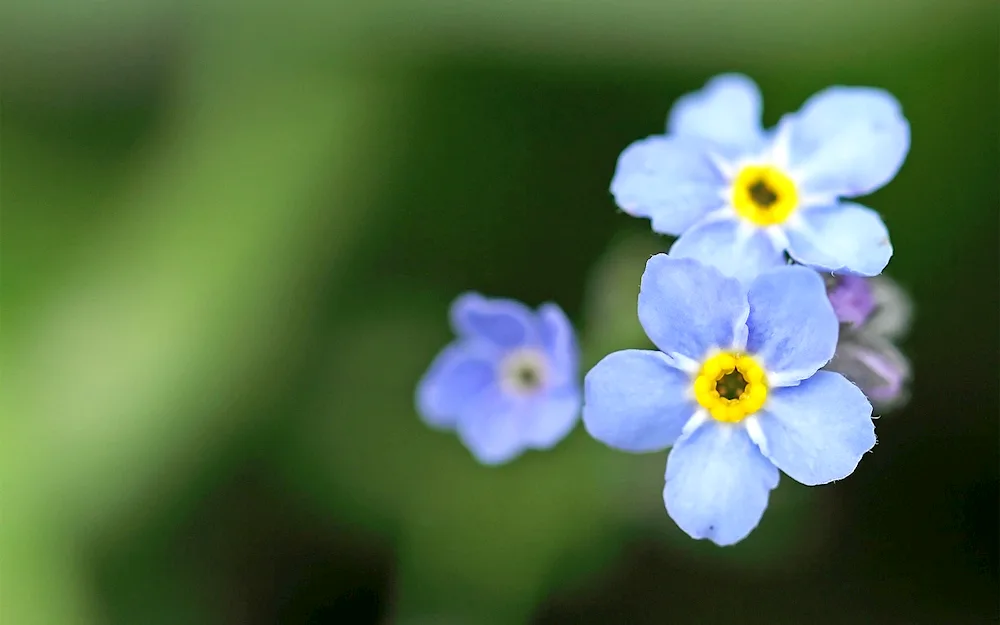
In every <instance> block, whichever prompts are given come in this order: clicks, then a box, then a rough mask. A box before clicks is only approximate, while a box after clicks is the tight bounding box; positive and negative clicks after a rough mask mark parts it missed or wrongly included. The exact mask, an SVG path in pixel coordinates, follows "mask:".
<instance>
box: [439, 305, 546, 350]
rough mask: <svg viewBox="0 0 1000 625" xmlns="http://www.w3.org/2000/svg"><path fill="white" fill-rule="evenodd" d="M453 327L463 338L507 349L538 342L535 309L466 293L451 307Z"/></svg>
mask: <svg viewBox="0 0 1000 625" xmlns="http://www.w3.org/2000/svg"><path fill="white" fill-rule="evenodd" d="M451 323H452V326H453V327H454V329H455V332H456V333H457V334H458V335H460V336H463V337H468V338H481V339H485V340H487V341H489V342H491V343H492V344H494V345H496V346H497V347H501V348H506V349H510V348H513V347H519V346H521V345H524V344H525V343H530V342H533V341H535V340H537V336H536V332H535V323H534V314H533V313H532V311H531V309H530V308H528V307H527V306H525V305H524V304H522V303H520V302H517V301H514V300H510V299H491V298H487V297H483V296H482V295H480V294H479V293H464V294H462V295H460V296H458V298H456V299H455V301H454V303H452V305H451Z"/></svg>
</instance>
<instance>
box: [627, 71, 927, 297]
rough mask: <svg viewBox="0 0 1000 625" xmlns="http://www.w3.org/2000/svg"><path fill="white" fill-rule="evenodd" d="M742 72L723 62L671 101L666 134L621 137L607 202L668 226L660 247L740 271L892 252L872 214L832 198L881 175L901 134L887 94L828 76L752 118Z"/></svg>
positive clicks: (867, 259) (837, 263)
mask: <svg viewBox="0 0 1000 625" xmlns="http://www.w3.org/2000/svg"><path fill="white" fill-rule="evenodd" d="M761 106H762V105H761V96H760V92H759V90H758V89H757V85H756V84H754V82H753V81H752V80H750V79H749V78H747V77H745V76H742V75H737V74H723V75H720V76H717V77H715V78H713V79H712V80H710V81H709V82H708V83H707V84H706V85H705V87H704V88H703V89H702V90H701V91H698V92H695V93H691V94H687V95H685V96H683V97H681V98H680V99H678V101H677V102H676V103H675V104H674V107H673V109H672V110H671V111H670V115H669V118H668V123H667V134H666V135H655V136H651V137H649V138H647V139H643V140H641V141H637V142H635V143H633V144H632V145H630V146H629V147H628V148H627V149H626V150H625V151H624V152H622V154H621V156H620V157H619V159H618V165H617V168H616V170H615V174H614V178H613V180H612V181H611V192H612V194H613V195H614V197H615V201H616V202H617V204H618V206H619V207H620V208H621V209H622V210H623V211H625V212H626V213H628V214H630V215H632V216H635V217H647V218H649V219H650V220H651V221H652V228H653V230H655V231H656V232H659V233H662V234H669V235H675V236H679V237H680V238H679V239H678V240H677V241H676V242H675V243H674V245H673V247H672V248H671V250H670V255H671V256H675V257H682V258H694V259H697V260H699V261H701V262H703V263H707V264H711V265H714V266H715V267H717V268H719V269H720V270H722V272H723V273H725V274H727V275H730V276H736V277H738V278H740V279H741V280H743V281H744V282H749V281H750V280H752V279H753V278H754V277H755V276H756V275H757V274H758V273H760V272H761V271H764V270H766V269H767V268H769V267H773V266H776V265H781V264H784V263H785V258H784V253H785V252H788V254H789V256H791V258H792V259H793V260H795V261H798V262H799V263H801V264H804V265H809V266H811V267H814V268H816V269H821V270H825V271H831V272H832V271H839V272H845V273H854V274H859V275H865V276H872V275H877V274H878V273H880V272H881V271H882V269H883V268H884V267H885V266H886V264H887V263H888V262H889V258H890V257H891V256H892V245H891V244H890V242H889V235H888V232H887V230H886V227H885V224H883V223H882V219H881V218H880V217H879V216H878V214H876V213H875V212H874V211H873V210H871V209H869V208H867V207H864V206H861V205H860V204H856V203H851V202H845V201H843V200H842V198H850V197H856V196H862V195H866V194H868V193H871V192H872V191H875V190H876V189H878V188H879V187H881V186H883V185H885V184H886V183H887V182H889V181H890V180H892V178H893V177H894V176H895V175H896V172H897V171H898V170H899V168H900V167H901V166H902V164H903V160H904V159H905V158H906V153H907V151H908V150H909V146H910V127H909V124H908V122H907V121H906V118H905V117H903V114H902V110H901V108H900V105H899V103H898V102H897V101H896V99H895V98H893V97H892V96H891V95H890V94H888V93H887V92H885V91H883V90H880V89H874V88H867V87H843V86H839V87H830V88H828V89H825V90H824V91H821V92H819V93H817V94H816V95H814V96H812V97H811V98H809V99H808V100H807V101H806V102H805V104H804V105H803V106H802V108H801V109H799V111H797V112H795V113H791V114H788V115H785V116H784V117H783V118H782V119H781V121H780V122H779V123H778V125H777V127H776V128H774V129H768V130H765V129H763V128H762V127H761Z"/></svg>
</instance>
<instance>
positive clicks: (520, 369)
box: [500, 348, 548, 395]
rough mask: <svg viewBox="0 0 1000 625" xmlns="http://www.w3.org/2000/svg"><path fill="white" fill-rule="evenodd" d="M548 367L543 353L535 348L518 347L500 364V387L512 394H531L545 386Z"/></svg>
mask: <svg viewBox="0 0 1000 625" xmlns="http://www.w3.org/2000/svg"><path fill="white" fill-rule="evenodd" d="M547 378H548V367H547V363H546V358H545V356H544V354H542V353H541V352H540V351H538V350H535V349H528V348H523V349H518V350H515V351H513V352H511V353H510V354H508V355H507V356H506V357H505V358H504V359H503V362H501V364H500V387H501V388H502V389H503V390H504V392H506V393H509V394H512V395H531V394H533V393H535V392H536V391H538V390H539V389H541V388H542V387H543V386H545V382H546V380H547Z"/></svg>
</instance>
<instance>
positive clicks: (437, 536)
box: [0, 0, 1000, 625]
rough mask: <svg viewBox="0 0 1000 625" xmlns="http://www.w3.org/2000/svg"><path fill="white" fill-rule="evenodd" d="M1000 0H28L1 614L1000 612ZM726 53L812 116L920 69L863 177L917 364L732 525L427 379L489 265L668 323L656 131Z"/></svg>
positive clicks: (129, 619) (682, 617)
mask: <svg viewBox="0 0 1000 625" xmlns="http://www.w3.org/2000/svg"><path fill="white" fill-rule="evenodd" d="M998 13H1000V11H998V5H997V3H995V2H993V1H991V0H908V1H907V2H896V1H894V0H838V1H836V2H834V1H833V0H812V1H810V2H795V1H794V0H758V1H753V2H750V1H746V0H700V1H699V2H687V1H683V0H660V1H657V2H654V1H651V0H615V1H612V0H579V1H578V2H575V3H568V2H551V1H549V2H546V1H542V2H536V1H534V0H530V1H529V0H508V1H507V2H486V1H485V0H466V1H464V2H455V1H448V0H425V1H423V2H416V1H407V0H382V1H380V2H371V3H367V4H349V3H346V2H339V1H334V2H329V1H327V2H320V1H319V0H313V1H298V2H292V3H289V4H279V3H272V2H264V1H263V0H256V1H254V0H249V1H247V2H239V3H237V2H225V1H223V0H206V1H204V2H200V3H194V2H168V1H167V0H144V1H142V2H135V1H134V0H104V1H102V2H90V1H89V0H9V1H8V2H6V3H4V5H3V6H2V8H0V66H2V71H3V83H2V107H0V124H2V128H0V157H2V162H0V181H2V195H0V203H2V204H0V210H2V217H3V225H2V227H3V239H2V325H0V328H2V332H0V336H2V356H0V358H2V360H0V367H2V371H3V383H2V385H0V397H2V404H0V405H2V423H0V471H2V473H0V475H2V478H3V482H2V489H0V490H2V523H0V566H2V575H0V611H2V612H0V621H2V622H3V624H4V625H34V624H38V625H98V624H105V623H106V624H122V625H126V624H128V625H136V624H140V625H145V624H150V625H155V624H160V623H162V624H177V623H185V624H186V623H190V624H192V625H198V624H202V623H204V624H233V625H237V624H240V625H256V624H266V623H282V624H289V625H294V624H300V623H302V624H305V623H309V624H321V623H442V624H449V623H454V624H472V625H475V624H478V623H497V624H502V623H526V622H534V623H581V624H586V623H600V624H612V623H664V622H670V623H677V624H685V623H692V624H714V623H720V624H727V623H767V624H769V625H773V624H775V623H790V624H793V623H804V622H816V623H825V624H836V623H852V624H853V623H889V624H894V623H901V624H902V623H906V624H923V623H927V624H941V623H947V624H949V625H952V624H954V625H962V624H975V623H993V622H996V621H997V619H998V606H997V587H998V571H997V569H998V564H997V560H998V552H1000V546H998V466H1000V458H998V453H997V450H998V441H1000V437H998V424H997V415H998V412H1000V405H998V391H1000V388H998V370H1000V367H998V362H997V361H998V353H1000V351H998V345H1000V337H998V329H1000V318H998V309H1000V302H998V294H1000V275H998V259H997V249H998V245H997V244H998V222H997V221H998V220H997V210H998V207H1000V197H998V196H1000V183H998V172H1000V88H998V76H1000V41H998V33H1000V17H998ZM722 71H742V72H746V73H748V74H750V75H751V76H753V77H754V78H755V79H756V80H757V81H758V82H759V84H760V85H761V87H762V90H763V92H764V94H765V122H767V123H769V124H770V123H774V122H775V121H776V120H777V118H778V117H779V115H780V114H781V113H783V112H785V111H790V110H794V109H795V108H797V107H798V106H799V105H800V104H801V102H802V101H803V100H804V99H805V98H806V97H808V96H809V95H811V94H812V93H813V92H815V91H818V90H819V89H822V88H823V87H825V86H827V85H830V84H864V85H874V86H880V87H884V88H886V89H888V90H889V91H891V92H892V93H893V94H895V95H896V96H897V97H898V98H899V99H900V101H901V102H902V103H903V107H904V110H905V113H906V115H907V116H908V118H909V120H910V122H911V125H912V133H913V144H912V149H911V152H910V155H909V158H908V160H907V163H906V165H905V166H904V167H903V169H902V171H901V173H900V174H899V176H898V177H897V178H896V180H895V181H894V182H892V183H891V184H890V185H888V186H887V187H886V188H885V189H883V190H880V191H879V192H878V193H877V194H876V195H874V196H872V197H871V198H869V199H867V200H866V201H865V202H866V203H868V204H869V205H871V206H873V207H875V208H876V209H878V210H879V211H880V212H881V213H882V214H883V216H884V218H885V221H886V222H887V224H888V226H889V228H890V231H891V233H892V237H893V242H894V245H895V249H896V255H895V257H894V258H893V260H892V263H891V264H890V266H889V270H888V273H889V274H890V275H892V276H893V277H894V278H896V279H897V280H898V281H899V282H901V283H902V284H903V285H904V287H905V288H907V289H908V290H909V291H910V292H911V293H912V294H913V296H914V299H915V301H916V321H915V326H914V329H913V332H912V334H911V337H910V339H909V340H908V342H907V343H906V344H905V346H904V348H905V350H906V352H907V353H908V354H909V355H910V356H911V358H912V359H913V361H914V365H915V385H914V388H913V400H912V401H911V403H910V404H909V405H908V406H907V407H906V408H904V409H902V410H900V411H898V412H894V413H892V414H889V415H886V416H885V417H884V418H883V419H881V420H879V421H878V423H877V427H878V432H879V436H880V440H879V445H878V447H877V448H876V449H875V452H874V453H873V454H871V455H869V456H867V457H866V458H865V461H864V462H863V463H862V464H861V466H860V468H859V470H858V471H857V472H856V473H855V475H854V476H853V477H852V478H851V479H849V480H846V481H844V482H840V483H837V484H834V485H831V486H827V487H823V488H816V489H805V488H802V487H798V486H797V485H795V484H793V483H792V480H788V479H786V480H783V481H782V485H781V486H780V487H779V489H778V490H777V491H776V492H775V493H774V494H773V495H772V505H771V507H770V509H769V510H768V512H767V514H766V515H765V517H764V520H763V522H762V524H761V526H760V527H759V528H758V530H757V531H756V532H755V533H753V534H752V535H751V536H750V537H749V538H748V539H747V540H746V541H744V542H743V543H741V544H740V545H738V546H736V547H732V548H728V549H719V548H716V547H714V546H712V545H707V544H703V543H700V542H695V541H691V540H690V539H688V538H687V537H686V536H684V535H683V534H682V533H681V532H680V531H679V530H677V529H676V527H675V526H674V525H673V523H672V522H671V521H670V519H669V518H668V517H667V516H666V513H665V512H664V510H663V504H662V500H661V498H660V497H661V495H660V491H661V488H662V479H663V477H662V476H663V466H664V460H665V455H664V454H650V455H647V456H630V455H625V454H616V453H614V452H611V451H610V450H607V449H605V448H604V447H602V446H601V445H599V444H598V443H596V442H594V441H591V440H590V439H588V438H587V436H586V434H585V433H584V432H583V431H582V428H578V429H577V431H575V432H574V434H573V435H571V436H570V438H569V439H567V440H566V441H564V443H563V444H561V445H560V446H559V447H558V448H556V450H555V451H553V452H550V453H544V454H543V453H529V454H527V455H525V456H524V457H522V458H521V459H519V460H517V461H516V462H514V463H513V464H511V465H508V466H505V467H502V468H499V469H486V468H483V467H480V466H478V465H477V464H475V462H474V461H473V460H472V458H471V456H470V455H469V454H468V453H467V452H466V451H465V449H464V448H462V447H461V445H460V444H459V443H458V441H457V440H456V439H455V438H454V437H453V436H450V435H447V434H442V433H437V432H432V431H430V430H429V429H427V428H425V427H423V426H422V425H421V424H420V422H419V420H418V418H417V416H416V415H415V413H414V411H413V407H412V396H413V395H412V394H413V387H414V384H415V382H416V380H417V379H418V378H419V376H420V375H421V373H422V372H423V369H424V368H425V367H426V366H427V364H428V363H429V362H430V360H431V358H432V357H433V356H434V354H435V353H436V351H437V350H438V349H439V348H440V347H441V346H442V345H444V343H445V342H446V341H447V340H449V331H448V328H447V323H446V310H447V305H448V304H449V302H450V301H451V299H452V298H453V297H454V296H455V295H456V294H457V293H459V292H461V291H464V290H467V289H474V290H479V291H481V292H484V293H487V294H490V295H496V296H509V297H515V298H518V299H521V300H524V301H526V302H529V303H531V304H538V303H541V302H543V301H548V300H553V301H556V302H558V303H559V304H560V305H562V306H563V308H564V309H565V310H567V312H568V313H569V314H570V316H571V317H572V318H573V320H574V321H575V322H576V323H577V326H578V328H579V329H580V332H581V336H582V341H583V343H584V351H585V360H586V363H585V364H586V365H587V366H590V365H591V364H593V363H594V362H596V360H597V359H599V358H600V357H601V356H602V355H604V354H605V353H607V352H608V351H610V350H614V349H620V348H624V347H630V346H641V345H643V342H644V338H643V336H642V334H641V332H640V331H639V330H638V327H637V325H636V323H635V319H634V311H635V295H636V292H637V287H638V279H639V275H640V273H641V268H642V265H643V263H644V261H645V259H646V258H647V257H648V255H649V254H650V253H654V252H656V251H660V250H665V249H666V247H667V246H668V244H669V240H667V239H663V238H657V237H654V236H653V235H651V234H649V232H648V223H647V222H645V221H640V220H633V219H630V218H628V217H627V216H625V215H623V214H621V213H620V212H618V211H616V209H615V206H614V204H613V202H612V199H611V197H610V194H609V193H608V190H607V189H608V185H609V182H610V179H611V175H612V172H613V170H614V165H615V161H616V159H617V156H618V154H619V153H620V151H621V150H622V149H623V148H624V147H625V146H626V145H628V144H629V143H630V142H631V141H633V140H636V139H638V138H641V137H645V136H647V135H649V134H654V133H659V132H662V129H663V126H664V121H665V118H666V114H667V111H668V109H669V107H670V105H671V103H672V102H673V100H674V99H675V98H676V97H678V96H679V95H681V94H682V93H684V92H687V91H690V90H693V89H697V88H699V87H700V86H701V85H702V84H703V83H704V82H705V80H707V79H708V78H709V77H711V76H712V75H714V74H716V73H719V72H722Z"/></svg>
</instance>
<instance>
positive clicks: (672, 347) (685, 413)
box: [583, 254, 875, 545]
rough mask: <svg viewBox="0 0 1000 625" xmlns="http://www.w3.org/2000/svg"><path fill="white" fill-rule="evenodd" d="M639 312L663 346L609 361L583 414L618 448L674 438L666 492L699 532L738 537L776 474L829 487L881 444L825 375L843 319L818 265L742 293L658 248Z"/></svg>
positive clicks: (858, 396) (851, 399)
mask: <svg viewBox="0 0 1000 625" xmlns="http://www.w3.org/2000/svg"><path fill="white" fill-rule="evenodd" d="M639 321H640V322H641V323H642V327H643V329H644V330H645V331H646V334H647V335H648V336H649V338H650V339H651V340H652V341H653V343H654V344H655V345H656V346H657V347H658V348H659V350H660V351H649V350H634V349H633V350H625V351H620V352H615V353H612V354H610V355H608V356H606V357H605V358H604V359H603V360H601V362H599V363H598V364H597V365H596V366H595V367H594V368H593V369H592V370H591V371H590V372H589V373H588V374H587V376H586V378H585V381H584V406H583V422H584V425H585V426H586V428H587V431H588V432H589V433H590V434H591V436H593V437H594V438H596V439H597V440H599V441H601V442H603V443H605V444H606V445H609V446H611V447H614V448H616V449H620V450H623V451H628V452H636V453H638V452H651V451H657V450H661V449H664V448H666V447H670V446H673V449H672V450H671V452H670V455H669V457H668V459H667V472H666V486H665V488H664V493H663V494H664V501H665V503H666V508H667V512H668V513H669V514H670V516H671V517H672V518H673V519H674V521H675V522H676V523H677V524H678V525H679V526H680V527H681V529H683V530H684V531H685V532H687V533H688V534H689V535H691V536H692V537H694V538H699V539H700V538H707V539H709V540H711V541H713V542H715V543H717V544H719V545H731V544H734V543H737V542H739V541H740V540H742V539H743V538H745V537H746V536H747V535H748V534H749V533H750V532H751V531H752V530H753V528H754V527H756V526H757V524H758V523H759V522H760V519H761V517H762V515H763V514H764V509H765V508H766V507H767V501H768V496H769V493H770V491H771V490H772V489H773V488H775V487H776V486H777V485H778V470H779V469H780V470H781V471H784V472H785V473H786V474H787V475H789V476H790V477H791V478H793V479H795V480H797V481H799V482H801V483H803V484H806V485H816V484H825V483H827V482H831V481H833V480H839V479H842V478H845V477H847V476H848V475H850V474H851V473H853V472H854V469H855V468H856V467H857V465H858V463H859V462H860V460H861V457H862V456H863V455H864V454H865V453H866V452H867V451H869V450H870V449H871V448H872V447H873V446H874V445H875V426H874V424H873V422H872V419H871V414H872V407H871V405H870V404H869V403H868V400H867V399H866V398H865V396H864V394H862V392H861V391H860V390H858V388H857V387H856V386H854V385H853V384H851V383H850V382H848V381H847V380H846V379H845V378H844V377H843V376H841V375H840V374H838V373H833V372H829V371H819V369H820V368H821V367H822V366H823V365H825V364H826V363H827V361H829V360H830V358H831V357H833V354H834V349H835V348H836V345H837V329H838V323H837V318H836V316H835V315H834V313H833V309H832V307H831V305H830V302H829V300H828V299H827V297H826V290H825V287H824V284H823V279H822V278H821V277H820V276H819V275H818V274H817V273H816V272H815V271H812V270H810V269H807V268H805V267H792V266H785V267H780V268H776V269H772V270H770V271H767V272H764V273H762V274H761V275H760V276H759V277H758V278H757V279H756V280H755V281H754V282H753V283H752V284H751V285H750V286H749V288H746V287H744V286H742V285H741V283H740V282H739V281H737V280H735V279H733V278H727V277H725V276H723V275H722V274H721V273H720V272H719V271H718V270H717V269H715V268H714V267H710V266H707V265H703V264H700V263H698V262H697V261H694V260H691V259H678V258H671V257H669V256H667V255H665V254H658V255H656V256H654V257H652V258H651V259H650V260H649V262H648V263H647V264H646V270H645V272H644V273H643V275H642V283H641V286H640V291H639Z"/></svg>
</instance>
